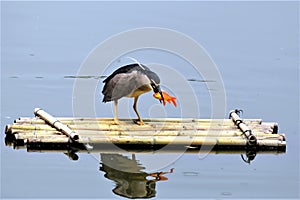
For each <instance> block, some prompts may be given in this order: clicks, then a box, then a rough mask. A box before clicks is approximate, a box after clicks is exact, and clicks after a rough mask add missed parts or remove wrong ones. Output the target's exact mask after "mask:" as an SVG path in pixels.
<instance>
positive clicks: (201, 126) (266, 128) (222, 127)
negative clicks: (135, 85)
mask: <svg viewBox="0 0 300 200" xmlns="http://www.w3.org/2000/svg"><path fill="white" fill-rule="evenodd" d="M67 126H68V127H69V128H70V129H73V130H76V129H77V130H126V131H134V130H139V131H142V130H153V131H155V130H232V129H236V126H235V125H222V124H183V123H181V124H146V125H143V126H137V125H133V124H121V125H112V124H100V123H99V124H94V123H92V124H87V123H86V124H68V125H67ZM250 127H251V129H255V130H256V131H258V130H264V131H267V132H272V127H270V125H266V124H263V125H252V126H250ZM12 129H28V130H42V129H45V130H49V126H48V125H47V124H22V123H14V124H12Z"/></svg>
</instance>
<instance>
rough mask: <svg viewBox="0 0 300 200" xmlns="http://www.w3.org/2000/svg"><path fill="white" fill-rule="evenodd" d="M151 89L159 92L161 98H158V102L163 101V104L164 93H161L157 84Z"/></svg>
mask: <svg viewBox="0 0 300 200" xmlns="http://www.w3.org/2000/svg"><path fill="white" fill-rule="evenodd" d="M153 91H154V93H159V94H160V97H161V98H159V102H160V103H163V104H164V105H165V104H166V103H165V99H164V95H163V93H162V91H161V89H160V87H159V85H158V86H156V87H155V88H154V89H153Z"/></svg>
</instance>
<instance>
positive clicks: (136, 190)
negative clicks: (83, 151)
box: [100, 154, 174, 199]
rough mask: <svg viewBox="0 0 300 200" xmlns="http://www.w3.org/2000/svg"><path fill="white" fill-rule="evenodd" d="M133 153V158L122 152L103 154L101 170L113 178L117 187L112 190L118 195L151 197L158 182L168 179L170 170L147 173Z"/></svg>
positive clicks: (133, 197) (106, 175) (109, 177)
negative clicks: (167, 175) (166, 175)
mask: <svg viewBox="0 0 300 200" xmlns="http://www.w3.org/2000/svg"><path fill="white" fill-rule="evenodd" d="M144 169H145V167H143V166H142V165H141V164H139V163H138V161H137V160H136V158H135V155H134V154H133V155H132V157H131V158H129V157H127V156H124V155H121V154H101V167H100V170H101V171H103V172H105V175H104V176H105V177H106V178H108V179H110V180H113V181H114V182H115V183H116V187H115V188H114V189H113V190H112V191H113V192H114V193H115V194H116V195H119V196H123V197H127V198H130V199H135V198H151V197H155V194H156V190H155V188H156V182H158V181H165V180H168V178H167V177H165V176H164V175H165V174H168V173H173V170H174V169H173V168H172V169H170V171H168V172H156V173H146V172H144V171H142V170H144Z"/></svg>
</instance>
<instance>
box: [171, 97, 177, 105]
mask: <svg viewBox="0 0 300 200" xmlns="http://www.w3.org/2000/svg"><path fill="white" fill-rule="evenodd" d="M171 101H172V103H173V104H174V106H175V107H177V103H176V98H175V97H173V98H172V99H171Z"/></svg>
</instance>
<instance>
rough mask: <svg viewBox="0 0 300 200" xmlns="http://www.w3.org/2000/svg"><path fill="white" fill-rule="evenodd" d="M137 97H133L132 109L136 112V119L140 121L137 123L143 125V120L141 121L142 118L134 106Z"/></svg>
mask: <svg viewBox="0 0 300 200" xmlns="http://www.w3.org/2000/svg"><path fill="white" fill-rule="evenodd" d="M138 99H139V96H137V97H134V103H133V110H134V112H135V113H136V115H137V117H138V120H139V121H140V123H139V125H144V122H143V120H142V118H141V117H140V115H139V113H138V111H137V107H136V104H137V101H138Z"/></svg>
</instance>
